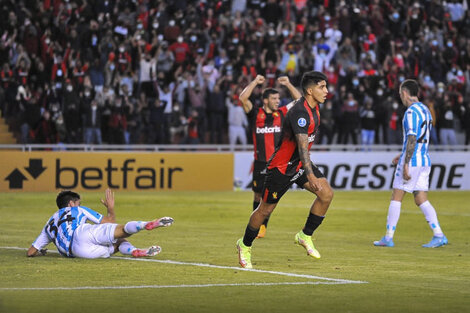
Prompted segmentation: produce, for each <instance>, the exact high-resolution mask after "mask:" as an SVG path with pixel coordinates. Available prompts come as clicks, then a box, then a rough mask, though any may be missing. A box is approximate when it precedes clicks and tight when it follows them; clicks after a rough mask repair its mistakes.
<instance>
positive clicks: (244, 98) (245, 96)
mask: <svg viewBox="0 0 470 313" xmlns="http://www.w3.org/2000/svg"><path fill="white" fill-rule="evenodd" d="M264 81H265V78H264V76H263V75H256V77H255V79H254V80H252V81H251V83H249V84H248V86H246V87H245V89H243V91H242V92H241V93H240V95H239V100H240V102H241V103H242V105H243V110H245V112H246V113H248V112H250V111H251V110H252V109H253V103H251V101H250V99H249V98H250V96H251V93H252V92H253V90H254V89H255V88H256V86H258V85H259V84H263V83H264Z"/></svg>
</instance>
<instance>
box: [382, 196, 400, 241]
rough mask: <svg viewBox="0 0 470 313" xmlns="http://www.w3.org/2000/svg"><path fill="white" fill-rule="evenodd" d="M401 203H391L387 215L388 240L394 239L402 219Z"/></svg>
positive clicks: (386, 235) (386, 233) (393, 201)
mask: <svg viewBox="0 0 470 313" xmlns="http://www.w3.org/2000/svg"><path fill="white" fill-rule="evenodd" d="M400 210H401V202H400V201H395V200H392V201H390V206H389V207H388V215H387V231H386V232H385V237H386V238H387V239H392V238H393V234H394V233H395V229H396V228H397V224H398V219H399V218H400Z"/></svg>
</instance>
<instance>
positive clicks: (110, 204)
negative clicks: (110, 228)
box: [101, 188, 116, 224]
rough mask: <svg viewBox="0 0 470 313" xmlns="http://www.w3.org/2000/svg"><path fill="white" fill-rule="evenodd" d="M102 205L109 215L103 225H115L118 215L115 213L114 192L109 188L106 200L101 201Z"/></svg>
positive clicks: (106, 192)
mask: <svg viewBox="0 0 470 313" xmlns="http://www.w3.org/2000/svg"><path fill="white" fill-rule="evenodd" d="M101 203H102V204H103V205H104V206H105V207H106V210H107V211H108V215H107V216H105V217H103V219H102V220H101V224H104V223H114V222H115V221H116V214H115V213H114V192H113V191H111V189H109V188H107V189H106V191H105V200H103V199H101Z"/></svg>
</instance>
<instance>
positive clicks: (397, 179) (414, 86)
mask: <svg viewBox="0 0 470 313" xmlns="http://www.w3.org/2000/svg"><path fill="white" fill-rule="evenodd" d="M418 93H419V86H418V83H417V82H416V81H415V80H412V79H407V80H405V81H404V82H403V83H402V84H401V85H400V98H401V101H402V102H403V104H404V105H405V106H406V107H407V110H406V112H405V115H404V117H403V149H402V152H401V154H400V155H398V156H397V157H395V158H394V159H393V161H392V163H393V164H394V165H396V170H395V175H394V180H393V191H392V200H391V201H390V206H389V208H388V216H387V229H386V233H385V236H384V237H383V238H382V239H380V240H378V241H374V245H375V246H380V247H393V246H394V243H393V235H394V233H395V229H396V227H397V223H398V219H399V218H400V210H401V203H402V200H403V197H404V196H405V193H406V192H409V193H413V195H414V199H415V203H416V205H417V206H418V207H419V208H420V209H421V211H422V212H423V214H424V216H425V218H426V221H427V222H428V224H429V226H430V228H431V230H432V231H433V237H432V239H431V241H430V242H429V243H427V244H424V245H423V247H425V248H437V247H440V246H444V245H446V244H447V243H448V241H447V238H446V236H444V233H443V232H442V229H441V226H440V225H439V221H438V219H437V214H436V210H435V209H434V207H433V206H432V205H431V203H430V202H429V201H428V195H427V192H428V189H429V174H430V172H431V159H430V158H429V153H428V147H429V140H430V135H431V127H432V116H431V112H430V111H429V109H428V108H427V106H426V105H424V104H423V103H421V102H420V101H419V99H418Z"/></svg>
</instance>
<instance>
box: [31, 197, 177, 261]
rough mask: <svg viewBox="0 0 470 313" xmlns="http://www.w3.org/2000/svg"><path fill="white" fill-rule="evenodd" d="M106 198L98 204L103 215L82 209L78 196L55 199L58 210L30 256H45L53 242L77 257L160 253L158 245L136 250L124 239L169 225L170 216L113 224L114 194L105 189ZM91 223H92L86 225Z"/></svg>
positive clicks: (91, 257)
mask: <svg viewBox="0 0 470 313" xmlns="http://www.w3.org/2000/svg"><path fill="white" fill-rule="evenodd" d="M105 199H106V200H101V203H103V205H104V206H105V207H106V209H107V211H108V214H107V216H103V215H101V214H100V213H97V212H95V211H93V210H92V209H89V208H87V207H84V206H81V203H80V195H79V194H78V193H75V192H72V191H69V190H65V191H61V192H60V193H59V194H58V195H57V198H56V203H57V206H58V207H59V210H58V211H57V212H55V213H54V215H52V216H51V218H50V219H49V220H48V221H47V223H46V225H45V226H44V228H43V229H42V232H41V234H40V235H39V236H38V237H37V238H36V240H35V241H34V242H33V244H32V245H31V247H30V248H29V250H28V253H27V255H28V256H29V257H32V256H37V255H44V254H45V253H46V250H45V249H44V248H45V247H46V246H47V245H48V244H49V243H50V242H53V243H54V244H55V245H56V247H57V250H58V251H59V253H60V254H62V255H63V256H66V257H78V258H87V259H94V258H109V257H110V256H111V255H112V254H113V253H116V252H117V251H120V252H121V253H122V254H125V255H132V256H133V257H136V258H138V257H147V256H154V255H157V254H158V253H160V252H161V248H160V247H159V246H152V247H150V248H148V249H136V248H135V247H134V246H133V245H132V244H131V243H130V242H128V241H127V240H126V239H125V238H127V237H129V236H131V235H133V234H135V233H137V232H139V231H141V230H143V229H146V230H152V229H154V228H157V227H166V226H170V225H171V224H172V223H173V219H172V218H171V217H162V218H159V219H156V220H154V221H151V222H140V221H132V222H128V223H127V224H125V225H118V224H115V223H114V222H115V214H114V193H113V192H112V191H111V190H110V189H106V192H105ZM86 221H91V222H93V223H95V224H89V223H86Z"/></svg>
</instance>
